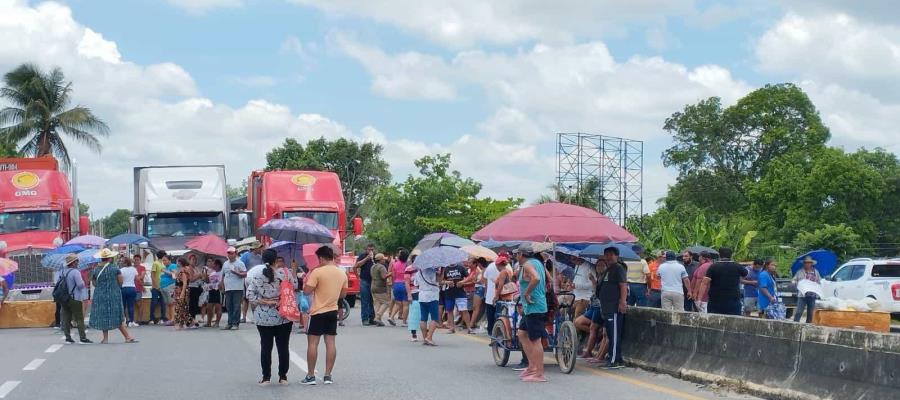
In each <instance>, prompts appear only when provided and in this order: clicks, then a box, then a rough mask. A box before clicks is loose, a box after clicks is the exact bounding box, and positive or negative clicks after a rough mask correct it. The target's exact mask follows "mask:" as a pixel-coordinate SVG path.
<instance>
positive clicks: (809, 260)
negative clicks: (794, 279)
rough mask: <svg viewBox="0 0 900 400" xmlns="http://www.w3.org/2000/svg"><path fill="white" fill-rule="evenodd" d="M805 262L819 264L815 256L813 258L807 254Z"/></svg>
mask: <svg viewBox="0 0 900 400" xmlns="http://www.w3.org/2000/svg"><path fill="white" fill-rule="evenodd" d="M803 263H804V264H806V263H812V265H816V264H818V263H819V262H818V261H816V260H815V259H814V258H812V257H810V256H806V257H805V258H804V259H803Z"/></svg>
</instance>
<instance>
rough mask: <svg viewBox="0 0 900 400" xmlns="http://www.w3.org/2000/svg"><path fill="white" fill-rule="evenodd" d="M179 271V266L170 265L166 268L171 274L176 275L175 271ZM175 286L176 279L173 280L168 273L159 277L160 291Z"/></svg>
mask: <svg viewBox="0 0 900 400" xmlns="http://www.w3.org/2000/svg"><path fill="white" fill-rule="evenodd" d="M177 269H178V266H177V265H175V264H169V266H168V267H166V271H167V272H171V273H174V272H175V270H177ZM174 284H175V278H172V276H171V275H169V274H166V273H162V274H160V275H159V288H160V289H162V288H165V287H169V286H172V285H174Z"/></svg>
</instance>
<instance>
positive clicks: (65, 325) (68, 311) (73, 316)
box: [57, 299, 87, 340]
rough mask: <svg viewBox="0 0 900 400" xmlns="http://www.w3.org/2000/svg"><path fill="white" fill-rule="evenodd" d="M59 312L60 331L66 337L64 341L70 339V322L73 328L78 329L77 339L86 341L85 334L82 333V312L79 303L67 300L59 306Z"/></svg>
mask: <svg viewBox="0 0 900 400" xmlns="http://www.w3.org/2000/svg"><path fill="white" fill-rule="evenodd" d="M57 304H59V303H57ZM59 311H60V316H61V317H62V331H63V334H65V335H66V339H71V338H72V335H71V332H72V322H75V326H77V327H78V337H79V338H80V339H82V340H84V339H87V334H85V332H84V310H83V309H82V308H81V302H80V301H78V300H72V299H69V301H68V302H66V303H65V304H63V305H62V306H60V309H59Z"/></svg>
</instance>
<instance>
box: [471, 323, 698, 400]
mask: <svg viewBox="0 0 900 400" xmlns="http://www.w3.org/2000/svg"><path fill="white" fill-rule="evenodd" d="M456 336H460V337H463V338H466V339H468V340H472V341H475V342H479V343H482V344H488V343H490V342H491V341H490V340H488V339H485V338H482V337H478V336H472V335H468V334H465V333H461V334H457V335H456ZM544 360H545V361H551V362H556V360H555V359H554V358H550V357H544ZM575 369H577V370H579V371H584V372H588V373H591V374H594V375H596V376H602V377H604V378H609V379H614V380H617V381H620V382H625V383H630V384H632V385H635V386H640V387H642V388H645V389H650V390H653V391H657V392H660V393H665V394H667V395H670V396H674V397H677V398H680V399H685V400H705V398H703V397H700V396H695V395H692V394H690V393H685V392H682V391H679V390H675V389H671V388H667V387H665V386H659V385H654V384H652V383H647V382H644V381H641V380H638V379H634V378H629V377H627V376H622V375H616V374H612V373H609V372H606V371H600V370H597V369H596V368H591V367H586V366H584V365H576V366H575Z"/></svg>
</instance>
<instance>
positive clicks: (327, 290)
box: [300, 246, 347, 385]
mask: <svg viewBox="0 0 900 400" xmlns="http://www.w3.org/2000/svg"><path fill="white" fill-rule="evenodd" d="M316 256H317V257H318V258H319V266H318V267H316V268H315V269H313V270H312V271H310V273H309V275H308V276H307V278H306V283H304V285H303V293H306V295H307V296H310V295H312V304H310V306H309V315H310V317H309V326H308V327H307V328H308V329H307V331H306V334H307V336H306V344H307V346H306V365H307V369H306V370H307V371H308V372H307V375H306V378H305V379H303V380H302V381H301V382H300V383H301V384H303V385H315V384H316V375H315V371H316V359H317V358H318V356H319V338H321V337H322V336H325V377H324V378H323V379H322V382H323V383H324V384H326V385H330V384H333V383H334V380H333V379H332V378H331V370H332V369H333V368H334V361H335V359H336V358H337V348H335V343H334V338H335V336H337V325H338V305H337V304H338V301H339V300H340V299H343V298H344V296H346V295H347V274H346V273H345V272H344V270H342V269H340V268H338V266H337V265H334V250H333V249H332V248H331V247H330V246H322V247H320V248H319V249H318V250H316Z"/></svg>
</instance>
